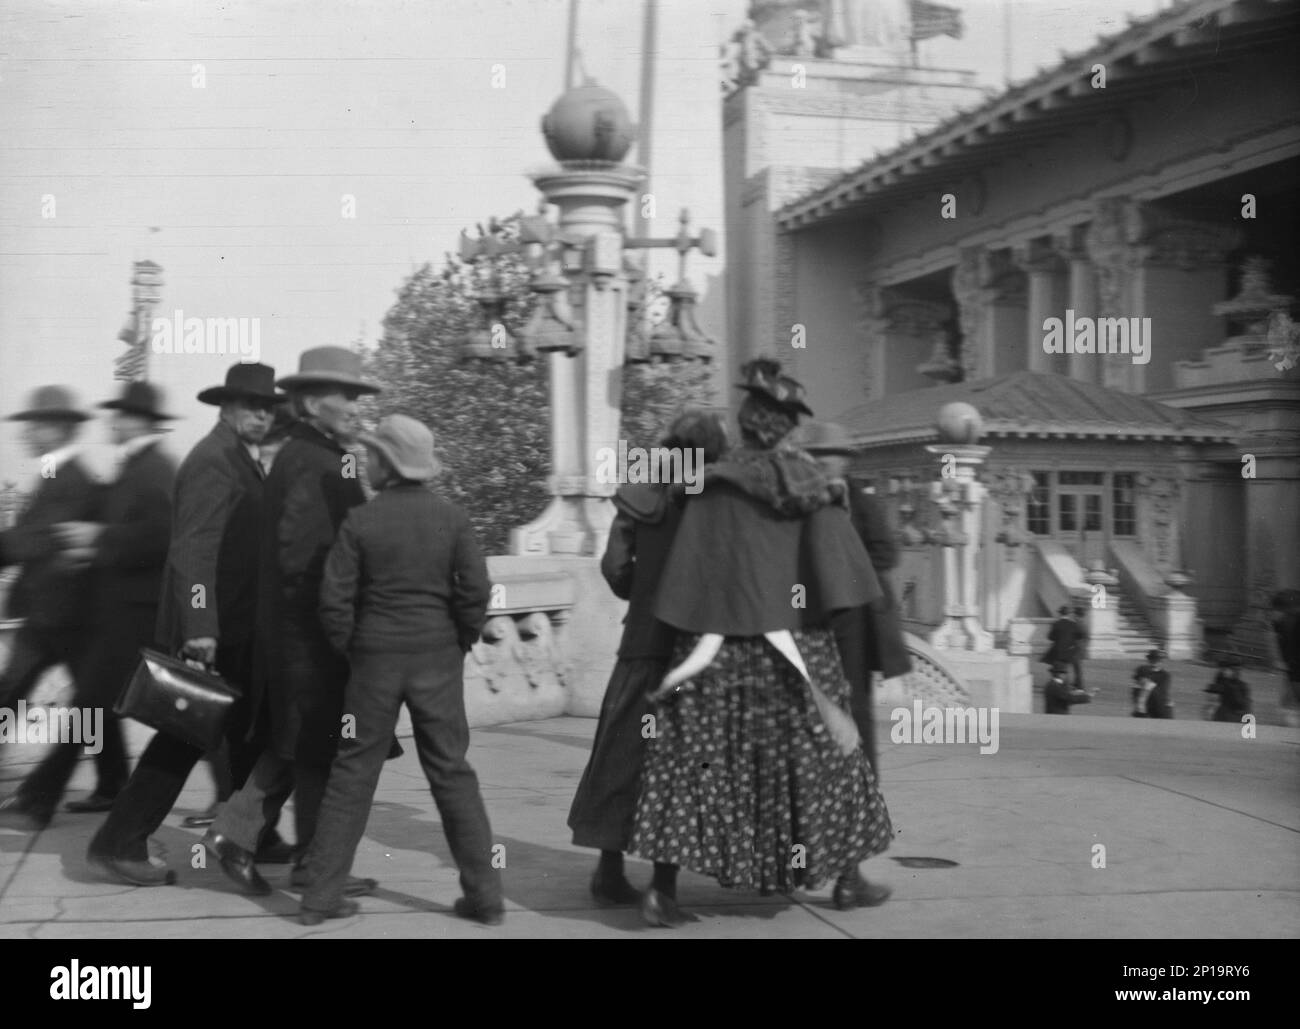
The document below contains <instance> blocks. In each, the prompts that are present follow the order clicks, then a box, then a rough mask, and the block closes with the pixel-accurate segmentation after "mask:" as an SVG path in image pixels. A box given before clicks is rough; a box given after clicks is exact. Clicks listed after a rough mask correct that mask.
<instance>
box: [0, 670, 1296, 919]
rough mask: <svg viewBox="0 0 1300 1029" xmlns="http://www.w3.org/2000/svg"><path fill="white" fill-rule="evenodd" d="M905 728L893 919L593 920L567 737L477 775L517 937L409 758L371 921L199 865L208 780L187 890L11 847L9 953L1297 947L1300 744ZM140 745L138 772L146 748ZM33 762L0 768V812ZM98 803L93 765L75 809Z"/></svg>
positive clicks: (803, 899) (575, 762) (1163, 734)
mask: <svg viewBox="0 0 1300 1029" xmlns="http://www.w3.org/2000/svg"><path fill="white" fill-rule="evenodd" d="M1086 674H1087V673H1086V671H1085V675H1086ZM889 719H890V713H889V711H888V710H887V709H885V708H881V709H880V710H879V711H878V722H877V732H878V736H879V742H880V754H881V762H882V777H883V788H884V793H885V798H886V801H887V803H888V805H889V809H890V812H891V815H892V817H893V822H894V828H895V832H896V837H895V840H894V842H893V845H892V846H891V848H890V850H889V851H888V852H887V853H885V854H883V855H881V856H879V857H876V858H873V859H872V860H870V861H869V862H867V863H866V864H865V865H864V866H863V871H864V873H865V874H866V875H867V876H868V877H869V878H871V879H872V880H879V881H880V882H884V883H887V884H889V885H891V886H892V887H893V888H894V895H893V898H892V899H891V900H890V901H889V902H888V903H886V904H885V905H884V906H882V907H879V908H873V909H859V910H856V911H848V912H839V911H836V910H835V909H834V907H833V906H832V905H831V904H830V899H829V890H822V891H821V892H819V893H817V894H807V893H798V894H795V895H794V896H793V897H792V898H782V897H770V898H764V897H759V896H757V895H754V894H749V893H741V892H734V891H728V890H724V889H721V888H720V887H718V886H717V885H716V884H715V883H714V882H713V881H712V880H708V879H704V878H702V877H700V876H697V875H693V874H690V873H683V874H682V876H681V879H680V882H679V890H678V893H679V899H680V902H681V903H682V904H683V906H684V907H686V908H687V909H688V910H690V911H692V912H694V913H695V914H696V915H697V916H699V920H698V921H697V922H695V923H693V924H691V925H688V926H686V927H684V928H682V929H680V930H666V929H650V928H647V927H645V926H643V925H642V923H641V920H640V917H639V915H638V913H637V911H636V910H635V909H632V908H620V909H613V910H601V909H598V908H596V907H595V905H594V904H593V902H592V900H591V898H590V895H589V894H588V892H587V883H588V879H589V877H590V874H591V871H592V868H593V866H594V863H595V856H594V854H593V853H592V852H590V851H583V850H580V849H578V848H575V847H573V846H571V845H570V843H569V835H568V830H567V828H566V826H565V819H566V816H567V814H568V808H569V803H570V801H571V800H572V797H573V792H574V789H575V788H576V786H577V783H578V778H579V776H580V775H581V773H582V769H583V766H584V764H585V762H586V759H587V754H588V750H589V747H590V743H591V737H592V734H593V732H594V730H595V725H596V723H595V721H594V720H593V719H582V718H555V719H550V720H547V721H540V722H523V723H515V724H511V725H501V726H492V727H488V728H483V729H476V730H474V731H473V733H472V739H473V743H472V746H471V750H470V760H471V762H472V763H473V764H474V766H475V768H476V769H477V771H478V773H479V778H480V780H481V783H482V787H483V792H484V796H485V799H486V802H487V806H488V811H489V813H490V815H491V818H492V828H493V831H494V837H495V839H496V840H497V841H498V842H499V843H501V844H503V845H504V848H505V849H504V852H503V855H504V858H505V862H506V867H505V871H504V875H505V883H506V896H507V914H506V921H505V924H504V925H503V926H500V927H497V928H486V927H483V926H479V925H476V924H473V923H468V922H464V921H461V920H460V919H458V918H456V917H455V916H454V915H453V914H452V913H451V905H452V903H453V901H454V900H455V899H456V897H457V896H459V893H460V890H459V887H458V884H457V877H456V871H455V868H454V866H453V865H452V863H451V858H450V854H449V851H448V848H447V844H446V840H445V839H444V838H443V835H442V832H441V828H440V826H439V822H438V817H437V813H436V810H435V809H434V807H433V803H432V801H431V799H430V796H429V792H428V787H427V785H426V784H425V781H424V777H423V775H422V774H421V772H420V768H419V764H418V762H417V759H416V755H415V749H414V747H413V746H411V745H409V744H408V745H407V747H406V753H405V755H404V756H403V757H401V758H399V759H397V760H395V761H390V762H389V763H388V764H387V766H386V767H385V769H384V773H383V778H382V779H381V782H380V786H379V791H378V794H377V795H376V798H375V805H374V809H373V811H372V813H371V817H370V823H369V827H368V829H367V832H366V836H365V838H364V839H363V841H362V844H361V847H360V849H359V851H358V854H357V861H356V865H355V867H354V874H357V875H365V876H373V877H375V878H377V879H379V880H380V888H379V890H378V892H377V893H376V894H375V895H374V896H371V897H368V898H363V899H362V901H361V911H362V914H361V915H359V916H356V917H353V918H350V919H346V920H342V921H331V922H326V923H324V924H323V925H322V926H319V927H316V928H312V929H308V928H305V927H303V926H301V925H299V924H298V921H297V918H296V917H295V916H296V912H297V909H298V898H297V896H296V895H294V894H290V893H289V892H287V889H286V887H287V883H288V869H287V867H284V866H264V867H263V871H264V872H266V873H268V878H269V879H270V881H271V883H272V885H273V886H274V887H276V893H274V894H273V895H272V896H270V897H266V898H250V897H245V896H243V895H241V894H239V893H237V892H236V890H235V888H234V887H233V885H232V884H230V883H229V882H228V881H227V880H226V878H225V877H224V876H223V875H222V873H221V871H220V868H219V867H217V865H216V863H215V862H209V865H208V867H206V868H194V867H191V854H192V853H193V852H194V850H195V848H196V845H197V844H198V841H199V839H200V837H201V835H202V831H201V830H194V831H188V830H184V829H181V828H180V827H179V825H180V820H181V818H182V817H184V816H185V815H186V814H189V813H193V812H196V811H199V810H202V809H203V808H205V807H206V806H207V805H208V803H209V801H210V800H211V798H212V787H211V784H210V781H209V780H208V778H207V775H206V769H205V767H204V766H200V769H202V771H198V772H196V774H195V775H194V776H193V777H192V778H191V780H190V783H189V784H188V786H187V789H186V792H185V794H184V795H183V796H182V798H181V802H180V804H179V805H178V807H177V809H176V810H175V811H174V812H173V813H172V815H171V816H170V817H169V818H168V820H167V822H166V824H165V825H164V827H163V828H162V830H161V831H160V832H159V833H158V835H157V836H156V837H154V843H155V849H156V853H157V856H159V857H161V858H163V859H164V860H166V862H167V863H168V864H169V865H170V866H171V867H172V868H174V869H176V871H177V872H178V875H179V880H178V883H177V885H175V886H171V887H163V888H157V889H135V888H131V887H125V886H120V885H114V884H109V883H104V882H100V881H97V880H96V879H94V878H93V877H92V875H91V873H90V872H89V870H88V869H87V867H86V862H85V850H86V843H87V841H88V839H89V838H90V835H91V834H92V832H93V831H94V829H95V827H96V826H97V825H98V823H99V820H100V818H102V816H100V815H69V814H64V813H60V814H59V815H58V817H57V818H56V820H55V822H54V823H53V824H52V825H51V827H50V828H49V829H47V830H46V831H45V832H42V833H39V834H23V833H17V832H10V831H8V830H0V938H10V937H12V938H19V937H33V938H61V939H118V938H139V939H152V938H163V939H170V938H182V939H192V938H232V939H233V938H250V937H260V938H293V937H309V936H310V937H315V936H321V937H327V938H376V937H386V938H448V937H462V938H474V939H490V938H497V937H502V938H504V937H524V938H549V939H567V938H643V939H644V938H650V939H687V938H702V937H711V938H744V937H748V938H753V937H777V938H828V939H837V938H877V937H884V938H896V937H918V938H938V937H959V938H988V937H1029V938H1061V937H1065V938H1075V937H1083V938H1125V937H1136V938H1147V939H1189V938H1202V937H1228V938H1234V937H1235V938H1241V937H1273V938H1294V937H1296V936H1300V803H1298V801H1300V776H1298V775H1297V772H1298V771H1300V730H1296V729H1289V728H1279V727H1274V726H1268V725H1261V726H1259V727H1258V728H1257V733H1258V736H1257V738H1256V739H1243V736H1242V730H1241V728H1240V727H1238V726H1235V725H1220V724H1214V723H1209V722H1200V721H1191V720H1187V721H1172V722H1156V721H1146V720H1141V719H1131V718H1119V717H1096V716H1089V715H1081V714H1075V715H1071V716H1070V717H1068V718H1063V717H1059V716H1048V715H1038V714H1034V715H1002V716H1001V717H1000V719H999V723H998V739H997V742H998V749H997V751H996V753H989V754H981V753H980V747H979V745H978V743H961V744H957V743H944V744H937V743H929V744H927V743H901V744H900V743H892V742H890V737H889V730H890V721H889ZM132 729H133V732H132V738H131V744H132V747H133V749H134V750H135V751H137V752H138V750H139V748H140V746H141V745H142V743H143V742H144V740H146V739H147V738H148V735H149V733H148V730H145V729H143V728H142V727H139V726H133V727H132ZM5 749H8V750H11V751H12V750H17V749H21V750H26V749H27V747H26V746H23V747H9V748H5ZM38 757H39V755H28V754H20V755H16V756H15V755H12V754H11V755H6V760H8V761H9V763H8V764H6V765H5V766H4V768H3V769H0V795H7V794H9V793H11V792H12V790H13V788H14V786H15V785H16V779H17V777H18V776H20V775H22V774H23V773H24V772H25V770H26V767H28V766H29V765H30V763H31V761H34V760H36V759H37V758H38ZM92 781H93V769H92V768H91V765H90V764H89V762H88V761H83V763H82V765H81V767H80V768H79V769H78V776H77V779H76V780H75V782H74V789H73V791H72V792H71V794H70V795H71V796H77V795H79V793H80V792H81V791H85V790H88V789H89V788H90V787H91V785H92ZM285 824H287V825H292V821H291V820H290V819H286V820H285ZM1098 848H1104V850H1100V849H1098ZM197 849H198V851H199V852H200V853H201V851H202V848H201V847H199V848H197ZM899 859H940V862H951V863H952V864H951V865H948V866H946V867H935V865H936V862H934V861H933V860H919V861H906V860H905V861H902V862H900V861H899ZM927 865H928V866H930V867H926V866H927ZM1103 865H1104V867H1102V866H1103ZM628 872H629V877H630V878H631V879H632V880H633V881H634V883H636V884H638V885H642V884H644V883H646V882H648V880H649V865H648V864H647V863H645V862H642V861H639V860H635V859H630V860H629V862H628Z"/></svg>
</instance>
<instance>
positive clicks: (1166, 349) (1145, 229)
mask: <svg viewBox="0 0 1300 1029" xmlns="http://www.w3.org/2000/svg"><path fill="white" fill-rule="evenodd" d="M1128 223H1129V239H1130V242H1131V243H1132V246H1133V264H1134V275H1133V300H1134V311H1133V314H1134V315H1135V316H1137V317H1141V318H1144V319H1146V318H1149V319H1150V323H1149V324H1150V326H1151V350H1152V354H1151V358H1150V362H1149V363H1147V364H1145V365H1135V366H1134V367H1133V373H1132V374H1133V376H1134V378H1135V380H1136V388H1137V389H1139V390H1141V391H1143V392H1147V391H1151V390H1160V389H1172V388H1173V387H1174V386H1175V385H1176V382H1175V365H1176V363H1177V362H1179V361H1186V360H1192V359H1195V358H1199V357H1200V356H1201V352H1202V351H1203V350H1204V349H1206V348H1207V347H1213V346H1218V345H1219V344H1220V343H1222V342H1223V339H1222V332H1221V330H1220V328H1219V326H1217V325H1215V324H1214V322H1213V321H1210V320H1207V319H1204V318H1189V317H1188V312H1189V311H1196V312H1201V311H1204V310H1205V308H1206V306H1207V305H1213V304H1215V303H1218V302H1219V301H1221V300H1225V299H1227V296H1228V263H1229V256H1230V254H1231V253H1232V251H1234V250H1236V249H1237V248H1239V247H1240V246H1241V245H1242V243H1243V242H1244V239H1245V234H1244V233H1243V232H1242V230H1241V229H1240V228H1239V227H1237V226H1235V225H1231V224H1227V223H1224V224H1220V223H1217V222H1208V221H1199V220H1193V219H1191V218H1183V217H1179V216H1176V215H1172V214H1170V213H1168V212H1167V211H1164V210H1162V209H1161V208H1159V207H1156V206H1154V205H1151V204H1140V205H1133V207H1132V208H1130V211H1129V217H1128Z"/></svg>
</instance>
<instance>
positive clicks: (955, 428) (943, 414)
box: [935, 401, 984, 444]
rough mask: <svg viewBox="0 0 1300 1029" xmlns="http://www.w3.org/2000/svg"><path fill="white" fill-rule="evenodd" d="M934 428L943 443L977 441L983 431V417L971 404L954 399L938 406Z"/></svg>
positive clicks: (969, 442)
mask: <svg viewBox="0 0 1300 1029" xmlns="http://www.w3.org/2000/svg"><path fill="white" fill-rule="evenodd" d="M935 428H937V429H938V430H939V436H940V438H941V439H942V440H943V441H944V442H945V443H952V444H971V443H978V442H979V440H980V436H981V435H982V434H983V432H984V419H983V418H981V417H980V413H979V411H978V410H976V409H975V407H973V406H972V405H971V404H966V403H962V402H960V401H954V402H953V403H951V404H944V405H943V407H941V408H939V415H938V417H937V418H936V419H935Z"/></svg>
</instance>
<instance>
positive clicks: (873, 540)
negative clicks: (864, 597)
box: [849, 489, 912, 679]
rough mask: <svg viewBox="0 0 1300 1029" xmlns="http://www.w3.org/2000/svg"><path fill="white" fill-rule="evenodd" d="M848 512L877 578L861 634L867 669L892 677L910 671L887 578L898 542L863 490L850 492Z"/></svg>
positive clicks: (880, 509)
mask: <svg viewBox="0 0 1300 1029" xmlns="http://www.w3.org/2000/svg"><path fill="white" fill-rule="evenodd" d="M849 514H850V517H851V518H852V520H853V527H854V528H855V529H856V530H857V533H858V536H859V537H860V538H861V540H862V545H863V546H864V547H866V548H867V556H868V557H869V558H870V559H871V567H872V568H874V569H875V571H876V578H877V579H879V580H880V591H881V596H880V599H879V600H875V601H872V602H871V603H870V604H868V605H867V609H866V620H867V628H866V633H865V635H864V637H863V639H864V644H865V647H866V657H865V660H866V668H867V669H868V670H869V671H873V672H880V674H881V675H882V676H884V678H886V679H892V678H894V677H895V676H899V675H905V674H906V673H908V672H910V671H911V670H912V656H911V654H910V653H909V652H908V649H907V644H906V642H904V640H903V630H902V627H901V626H900V625H899V622H898V605H897V604H896V603H895V600H894V589H893V586H892V584H891V583H890V580H889V572H890V571H891V570H892V569H893V568H895V567H896V566H897V565H898V544H897V542H896V541H895V539H894V533H893V530H892V529H891V527H890V525H889V517H888V515H887V514H886V513H885V509H884V508H883V507H882V506H881V504H880V503H879V502H878V501H877V500H876V498H875V497H873V496H872V495H871V494H869V493H867V492H866V491H865V490H861V489H858V490H853V491H851V492H850V493H849Z"/></svg>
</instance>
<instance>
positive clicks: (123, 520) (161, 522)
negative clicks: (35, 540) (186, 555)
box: [91, 443, 176, 633]
mask: <svg viewBox="0 0 1300 1029" xmlns="http://www.w3.org/2000/svg"><path fill="white" fill-rule="evenodd" d="M175 481H176V465H175V463H174V462H173V461H172V459H171V458H170V457H168V456H167V454H165V453H164V452H163V451H162V449H161V448H160V447H159V446H158V444H157V443H151V444H150V445H149V446H146V447H144V448H143V449H141V450H137V451H136V452H135V453H134V454H132V455H131V456H130V457H128V458H127V459H126V461H125V463H124V464H123V466H122V469H121V471H120V473H119V474H118V477H117V480H116V481H115V482H113V483H112V484H111V485H110V486H109V487H108V488H107V489H106V490H105V492H104V504H103V509H102V511H101V514H100V521H102V522H103V523H104V531H103V532H102V533H101V534H100V536H99V539H98V540H97V541H96V543H95V556H94V558H93V559H92V561H91V568H92V569H93V570H94V573H95V594H96V618H97V623H96V627H95V628H96V631H97V632H104V633H113V632H116V631H118V627H119V626H127V625H132V626H134V625H138V624H139V623H140V619H141V618H142V613H141V612H140V611H139V609H140V608H144V607H147V608H149V609H150V611H151V613H152V612H154V611H156V610H157V607H158V598H159V594H160V591H161V589H162V577H163V566H164V565H165V563H166V561H167V546H168V541H169V540H170V538H171V526H172V489H173V488H174V484H175ZM126 608H135V609H137V610H135V611H133V612H130V613H128V612H127V611H125V610H124V609H126Z"/></svg>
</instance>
